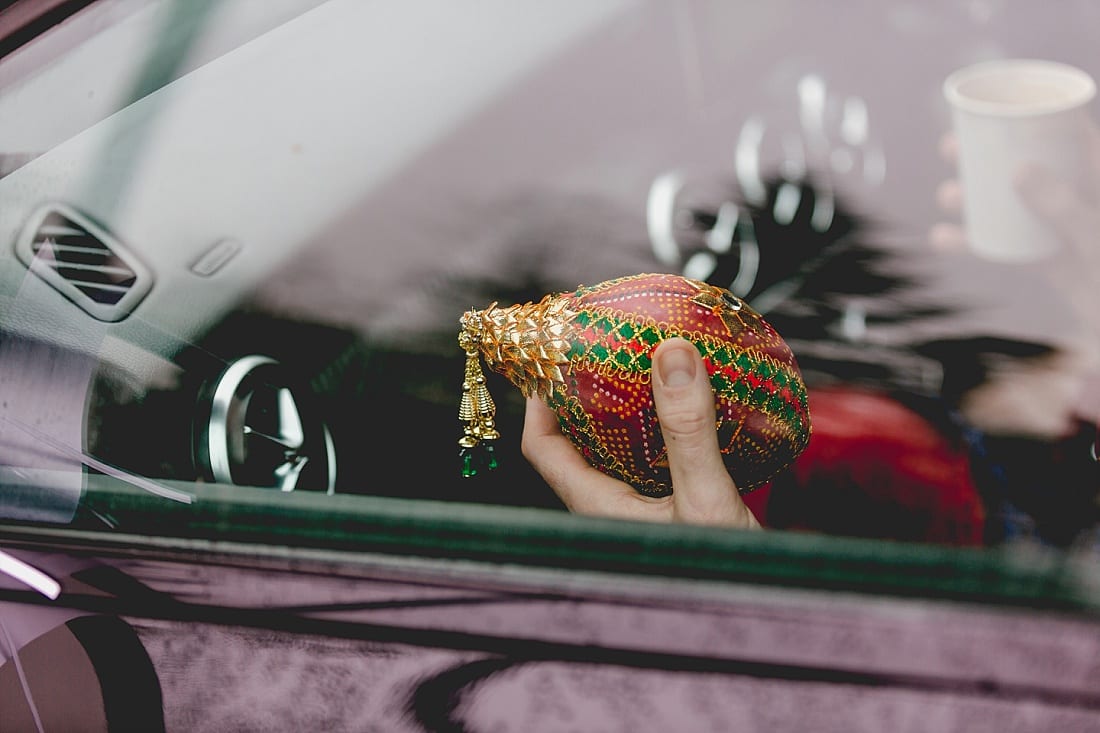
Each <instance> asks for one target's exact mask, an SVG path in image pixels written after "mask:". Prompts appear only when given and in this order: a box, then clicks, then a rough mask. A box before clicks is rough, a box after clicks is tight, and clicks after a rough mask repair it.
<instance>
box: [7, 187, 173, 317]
mask: <svg viewBox="0 0 1100 733" xmlns="http://www.w3.org/2000/svg"><path fill="white" fill-rule="evenodd" d="M16 254H18V256H19V258H20V259H21V260H22V261H23V264H25V265H26V266H27V267H28V268H29V269H30V270H31V272H33V273H34V274H36V275H38V276H39V277H40V278H42V279H43V280H45V281H46V282H47V283H49V284H50V285H52V286H53V287H54V289H56V290H57V291H58V292H60V293H61V294H62V295H64V296H65V297H66V298H68V299H69V300H71V301H72V302H73V303H75V304H76V305H78V306H80V307H81V308H82V309H84V310H85V311H86V312H87V313H88V314H90V315H91V316H92V317H94V318H96V319H98V320H101V321H120V320H122V319H123V318H125V317H126V316H127V315H129V313H130V312H131V311H132V310H133V309H134V306H136V305H137V303H138V302H139V301H140V300H141V299H142V298H143V297H145V294H146V293H147V292H149V288H150V287H151V285H152V276H151V274H150V273H149V271H148V270H147V269H146V268H145V267H144V266H143V265H142V264H141V263H140V262H139V261H138V260H137V258H135V257H134V256H133V254H131V253H129V252H127V251H126V249H125V247H123V246H122V245H121V244H120V243H119V242H118V240H116V239H115V238H114V237H113V236H111V235H110V234H109V233H108V232H107V231H106V230H105V229H103V228H102V227H100V226H99V225H97V224H96V223H95V222H94V221H92V220H91V219H90V218H88V217H87V216H84V215H83V214H81V213H80V212H78V211H76V210H75V209H73V208H72V207H70V206H66V205H64V204H57V203H55V204H49V205H48V206H44V207H42V208H41V209H39V210H38V211H37V212H35V214H34V216H32V217H31V219H30V221H29V222H28V223H27V226H26V228H25V229H24V230H23V235H22V236H21V237H20V238H19V241H18V242H17V243H16Z"/></svg>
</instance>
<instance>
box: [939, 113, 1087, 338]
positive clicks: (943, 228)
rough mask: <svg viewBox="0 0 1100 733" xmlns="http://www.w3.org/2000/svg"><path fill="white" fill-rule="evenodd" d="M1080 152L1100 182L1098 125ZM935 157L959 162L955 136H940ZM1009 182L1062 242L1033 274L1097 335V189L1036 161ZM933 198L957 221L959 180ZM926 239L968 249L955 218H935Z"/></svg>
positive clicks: (954, 250)
mask: <svg viewBox="0 0 1100 733" xmlns="http://www.w3.org/2000/svg"><path fill="white" fill-rule="evenodd" d="M1081 153H1082V155H1084V156H1085V157H1086V159H1087V169H1088V170H1090V171H1092V172H1093V184H1094V186H1100V127H1097V126H1096V125H1092V126H1091V127H1090V128H1089V137H1088V142H1087V145H1086V146H1085V148H1084V149H1083V150H1082V151H1081ZM940 155H941V157H943V158H944V159H945V160H946V161H947V162H949V163H951V164H953V165H954V164H957V163H958V141H957V140H956V138H955V136H954V134H952V133H947V134H946V135H944V136H943V137H942V138H941V140H940ZM1013 183H1014V185H1015V188H1016V191H1017V192H1018V194H1019V196H1020V200H1021V202H1022V203H1023V204H1024V205H1025V206H1027V207H1029V208H1030V209H1031V210H1032V211H1033V212H1034V213H1035V214H1037V215H1038V216H1039V217H1040V218H1041V219H1042V220H1043V221H1045V222H1046V223H1047V224H1048V225H1049V226H1050V230H1051V234H1052V236H1054V237H1057V238H1058V239H1059V241H1060V242H1061V243H1062V244H1063V245H1064V246H1065V250H1066V251H1065V252H1064V253H1063V254H1062V256H1057V257H1053V258H1050V259H1049V260H1048V261H1046V262H1043V263H1038V265H1039V266H1038V267H1037V268H1036V269H1037V272H1038V273H1041V274H1042V275H1044V276H1045V277H1046V278H1047V279H1048V280H1049V281H1050V283H1051V284H1052V285H1054V286H1055V287H1057V288H1058V289H1059V291H1061V292H1062V293H1063V294H1064V295H1065V296H1066V297H1067V299H1068V300H1069V302H1070V303H1071V304H1072V305H1073V306H1074V309H1075V310H1076V312H1077V313H1078V314H1079V315H1080V316H1081V318H1082V320H1083V321H1084V322H1085V323H1086V324H1087V325H1088V326H1089V327H1090V329H1091V331H1092V332H1093V333H1095V334H1100V300H1098V297H1100V296H1098V291H1097V290H1096V287H1095V286H1096V283H1097V282H1100V198H1097V196H1098V195H1100V190H1093V191H1089V190H1083V189H1082V188H1080V187H1078V186H1075V185H1072V184H1071V183H1070V182H1068V181H1066V180H1065V179H1063V178H1060V177H1059V176H1057V175H1055V174H1054V172H1053V171H1051V170H1049V169H1047V168H1045V167H1044V166H1042V165H1039V164H1031V165H1026V166H1023V167H1021V168H1020V169H1019V170H1018V171H1017V172H1016V176H1015V180H1014V181H1013ZM936 200H937V203H938V205H939V207H940V209H941V210H943V211H944V212H945V214H947V215H949V216H951V217H952V218H953V219H956V220H957V219H959V217H961V214H962V210H963V192H962V186H961V185H960V184H959V181H958V179H956V178H951V179H949V180H946V181H944V182H942V183H941V184H940V185H939V187H938V188H937V190H936ZM929 243H930V244H931V246H932V247H933V248H934V249H935V250H936V251H938V252H940V253H944V254H959V253H962V252H964V251H965V250H966V248H967V237H966V232H965V229H964V228H963V227H962V225H961V223H958V222H957V221H951V222H946V221H945V222H939V223H937V224H935V225H934V226H933V227H932V229H931V230H930V232H929Z"/></svg>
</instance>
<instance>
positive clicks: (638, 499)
mask: <svg viewBox="0 0 1100 733" xmlns="http://www.w3.org/2000/svg"><path fill="white" fill-rule="evenodd" d="M521 449H522V451H523V455H524V457H525V458H526V459H527V460H528V462H530V463H531V465H532V466H533V467H534V469H535V470H536V471H537V472H538V473H539V475H540V476H542V478H543V480H544V481H546V483H547V484H549V486H550V488H551V489H553V491H554V493H555V494H557V495H558V498H559V499H561V500H562V503H564V504H565V506H566V508H568V509H569V510H570V511H572V512H576V513H578V514H591V515H597V516H605V517H618V518H621V519H643V520H650V521H652V520H661V519H668V518H669V514H670V503H669V501H668V499H667V498H666V499H651V498H649V497H646V496H642V495H641V494H639V493H638V492H636V491H635V490H634V489H633V488H632V487H631V486H630V485H629V484H626V483H624V482H622V481H619V480H617V479H614V478H612V477H610V476H608V475H607V474H605V473H603V472H601V471H599V470H597V469H596V468H594V467H593V466H592V465H591V464H589V463H588V461H586V460H585V458H584V456H582V455H581V453H580V451H578V450H577V449H576V448H575V447H574V446H573V444H572V443H571V442H570V441H569V438H567V437H566V436H565V434H564V433H562V431H561V428H560V427H559V425H558V419H557V417H556V416H555V415H554V413H553V411H551V410H550V408H549V407H547V406H546V405H545V404H543V402H542V401H541V400H540V399H538V398H537V397H529V398H528V399H527V410H526V413H525V416H524V423H523V439H522V444H521Z"/></svg>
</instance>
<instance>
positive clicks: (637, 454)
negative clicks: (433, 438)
mask: <svg viewBox="0 0 1100 733" xmlns="http://www.w3.org/2000/svg"><path fill="white" fill-rule="evenodd" d="M460 323H461V327H462V330H461V332H460V333H459V337H458V341H459V345H460V346H461V347H462V348H463V349H464V350H465V352H466V374H465V379H464V381H463V385H462V389H463V394H462V402H461V406H460V408H459V418H460V419H461V420H462V421H463V422H464V423H465V430H464V434H463V436H462V438H461V439H459V441H458V442H459V445H460V446H461V453H460V454H461V456H462V458H463V473H464V475H466V476H472V475H474V474H476V472H477V470H478V468H479V467H480V466H481V465H486V466H487V467H489V468H492V467H494V466H495V464H496V457H495V456H494V455H493V454H492V442H493V441H494V440H495V439H496V438H498V437H499V433H498V432H497V430H496V425H495V422H494V418H495V411H496V407H495V405H494V403H493V400H492V397H491V396H490V395H489V391H488V389H487V388H486V386H485V376H484V374H483V373H482V371H481V365H480V359H484V360H485V363H486V364H487V365H488V366H489V368H490V369H492V370H493V371H496V372H498V373H500V374H502V375H504V376H505V377H507V378H508V380H509V381H511V382H512V384H514V385H515V386H516V387H518V388H519V390H520V391H521V392H522V393H523V394H524V396H527V397H530V396H532V395H537V396H538V397H540V398H541V399H542V400H543V401H544V402H545V403H546V404H547V405H549V407H550V408H551V409H552V410H553V411H554V412H555V414H556V415H557V417H558V423H559V424H560V426H561V429H562V432H563V433H564V434H565V435H566V436H567V437H568V438H569V439H570V440H571V441H572V442H573V444H574V445H575V446H576V447H577V449H578V450H580V452H581V453H582V454H583V455H584V457H585V458H586V459H587V460H588V462H589V463H590V464H592V465H593V466H595V467H596V468H597V469H599V470H600V471H602V472H603V473H605V474H607V475H609V476H612V477H614V478H617V479H620V480H622V481H625V482H626V483H628V484H630V485H631V486H633V487H634V488H635V489H636V490H637V491H638V492H639V493H642V494H645V495H647V496H667V495H668V494H670V493H672V480H671V476H670V473H669V468H668V455H667V450H666V448H665V442H664V438H663V437H662V435H661V427H660V424H659V422H658V420H657V412H656V409H655V407H654V404H653V392H652V388H651V386H650V380H651V366H652V361H651V359H652V355H653V350H654V349H655V348H656V347H657V345H658V344H660V343H661V342H662V341H664V340H665V339H668V338H672V337H676V336H678V337H681V338H684V339H687V340H688V341H690V342H692V343H693V344H694V345H695V347H696V348H697V349H698V350H699V353H700V354H702V357H703V362H704V364H705V365H706V368H707V373H708V374H709V376H710V383H711V386H712V387H713V389H714V394H715V407H716V414H715V427H716V429H717V431H718V441H719V446H720V447H721V450H722V453H723V455H724V457H725V463H726V467H727V468H728V469H729V472H730V475H731V476H732V477H733V480H734V482H735V483H736V484H737V486H738V488H739V489H740V491H741V493H747V492H749V491H752V490H753V489H755V488H758V487H759V486H761V485H763V484H765V483H767V482H768V481H769V480H771V479H772V478H773V477H774V476H775V475H776V474H777V473H778V472H779V471H780V470H782V469H783V468H784V467H786V466H787V465H789V464H790V463H791V462H792V461H794V459H795V458H796V457H797V456H798V455H799V454H800V453H801V452H802V450H803V449H804V448H805V447H806V444H807V442H808V441H809V437H810V416H809V411H808V409H807V400H806V388H805V385H804V384H803V382H802V375H801V373H800V372H799V369H798V365H797V364H796V362H795V359H794V356H793V355H792V354H791V351H790V349H789V348H788V347H787V344H786V343H785V342H784V341H783V339H782V338H781V337H780V336H779V334H778V333H776V332H775V330H774V329H773V328H772V327H771V326H770V325H769V324H768V323H767V322H766V321H764V319H763V318H761V316H760V314H758V313H756V312H755V311H754V310H752V309H751V308H750V307H749V306H748V305H747V304H746V303H744V302H743V301H741V300H740V299H739V298H737V297H735V296H734V295H732V294H731V293H730V292H729V291H728V290H725V289H723V288H719V287H716V286H714V285H709V284H707V283H704V282H701V281H698V280H692V279H689V278H685V277H681V276H679V275H664V274H642V275H633V276H630V277H623V278H618V279H615V280H608V281H607V282H603V283H600V284H598V285H593V286H591V287H586V286H581V287H579V288H578V289H577V290H576V291H574V292H572V293H560V294H556V295H554V294H552V295H547V296H546V297H544V298H543V299H542V300H541V301H539V302H537V303H526V304H522V305H512V306H508V307H505V308H500V307H497V305H496V304H495V303H494V304H492V305H490V306H489V307H488V308H485V309H484V310H480V311H479V310H470V311H467V312H466V313H465V314H463V316H462V318H461V321H460ZM479 449H485V450H487V451H488V459H487V463H479V462H478V460H477V458H476V455H475V452H476V451H477V450H479Z"/></svg>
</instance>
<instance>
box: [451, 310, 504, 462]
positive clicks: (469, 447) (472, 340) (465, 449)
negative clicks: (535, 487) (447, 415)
mask: <svg viewBox="0 0 1100 733" xmlns="http://www.w3.org/2000/svg"><path fill="white" fill-rule="evenodd" d="M493 305H496V304H495V303H494V304H493ZM490 307H492V306H490ZM482 335H483V328H482V324H481V318H480V316H479V314H478V313H476V312H475V311H469V312H468V313H466V315H464V316H463V317H462V331H461V332H460V333H459V334H458V344H459V346H461V347H462V349H463V350H464V351H465V352H466V373H465V375H464V377H463V380H462V401H461V402H460V404H459V408H458V419H459V420H461V421H462V422H464V423H465V427H464V428H463V435H462V437H461V438H459V439H458V444H459V446H460V447H461V448H462V450H461V451H460V452H459V456H460V457H462V459H463V465H462V475H463V476H466V477H471V476H474V475H476V474H477V467H476V465H475V463H474V453H473V449H474V448H477V447H478V446H482V447H484V449H485V451H486V453H488V462H487V465H488V468H489V469H490V470H492V469H494V468H496V467H497V461H496V456H495V455H494V454H493V447H492V446H491V445H488V444H485V441H492V440H496V439H497V438H499V437H500V433H498V432H497V429H496V412H497V407H496V403H494V402H493V397H492V395H490V394H489V388H488V387H487V386H486V385H485V374H484V373H483V372H482V371H481V356H480V346H481V338H482Z"/></svg>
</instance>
